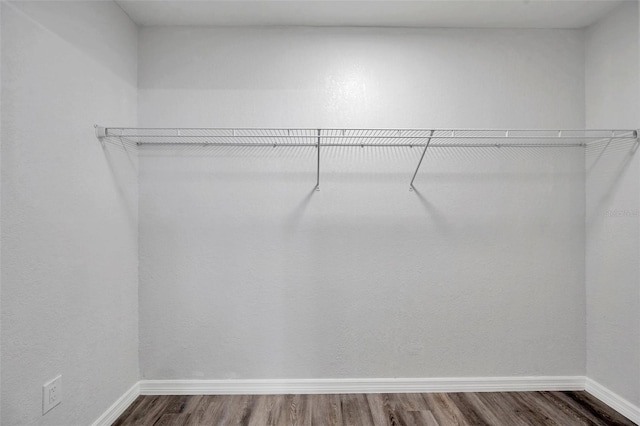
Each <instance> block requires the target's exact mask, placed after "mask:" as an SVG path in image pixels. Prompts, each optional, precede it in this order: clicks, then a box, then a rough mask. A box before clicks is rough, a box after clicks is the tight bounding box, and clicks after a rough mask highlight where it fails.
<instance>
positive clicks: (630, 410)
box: [585, 378, 640, 424]
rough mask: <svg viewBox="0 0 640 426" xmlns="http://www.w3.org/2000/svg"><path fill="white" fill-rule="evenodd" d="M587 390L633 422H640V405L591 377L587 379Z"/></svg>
mask: <svg viewBox="0 0 640 426" xmlns="http://www.w3.org/2000/svg"><path fill="white" fill-rule="evenodd" d="M585 390H586V391H587V392H589V393H590V394H591V395H593V396H595V397H596V398H598V399H599V400H600V401H602V402H604V403H605V404H607V405H608V406H609V407H611V408H613V409H614V410H616V411H617V412H618V413H620V414H622V415H623V416H625V417H627V418H628V419H629V420H631V421H632V422H634V423H638V424H640V407H637V406H635V405H633V404H632V403H631V402H629V401H627V400H626V399H624V398H623V397H621V396H620V395H618V394H616V393H614V392H612V391H611V390H609V389H608V388H606V387H604V386H602V385H601V384H600V383H598V382H596V381H595V380H592V379H589V378H587V379H586V381H585Z"/></svg>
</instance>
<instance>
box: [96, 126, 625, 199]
mask: <svg viewBox="0 0 640 426" xmlns="http://www.w3.org/2000/svg"><path fill="white" fill-rule="evenodd" d="M95 129H96V136H97V137H98V138H99V139H101V140H102V139H108V138H117V139H119V140H126V141H128V142H132V143H135V144H137V145H201V146H255V147H264V146H272V147H305V146H306V147H314V148H316V149H317V151H318V154H317V173H316V174H317V183H316V190H319V189H320V151H321V149H322V147H362V148H364V147H380V148H403V147H404V148H421V149H422V154H421V156H420V161H419V162H418V165H417V167H416V169H415V172H414V173H413V178H412V179H411V183H410V184H409V189H410V190H413V183H414V180H415V178H416V175H417V174H418V171H419V169H420V166H421V164H422V161H423V159H424V157H425V154H426V153H427V149H431V148H502V147H508V148H584V147H587V146H589V145H591V144H597V143H604V144H606V145H609V144H611V143H612V142H619V141H635V142H636V143H637V142H638V131H637V130H635V129H632V130H629V129H589V130H558V129H554V130H549V129H531V130H526V129H327V128H323V129H309V128H305V129H301V128H290V129H286V128H270V129H267V128H134V127H100V126H95Z"/></svg>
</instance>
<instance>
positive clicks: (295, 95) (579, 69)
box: [138, 28, 586, 379]
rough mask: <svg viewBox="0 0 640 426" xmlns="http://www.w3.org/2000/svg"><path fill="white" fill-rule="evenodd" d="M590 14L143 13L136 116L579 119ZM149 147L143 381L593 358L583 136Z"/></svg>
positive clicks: (535, 371) (492, 123) (558, 370)
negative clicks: (560, 20)
mask: <svg viewBox="0 0 640 426" xmlns="http://www.w3.org/2000/svg"><path fill="white" fill-rule="evenodd" d="M583 55H584V46H583V37H582V33H581V32H580V31H572V30H567V31H539V30H527V31H517V30H401V29H339V28H324V29H317V28H316V29H312V28H306V29H303V28H289V29H282V28H272V29H248V28H239V29H204V28H144V29H142V30H141V33H140V62H139V68H140V69H139V71H140V72H139V80H138V84H139V109H138V114H139V118H140V125H141V126H160V127H165V126H214V127H215V126H267V127H275V126H285V127H295V126H310V127H322V126H327V127H328V126H338V127H339V126H344V127H359V126H372V127H385V126H389V127H405V126H406V127H410V126H416V127H427V126H436V127H438V126H440V127H442V126H452V127H474V126H477V127H524V128H556V127H565V126H568V127H573V128H582V127H583V126H584V79H583V77H584V68H583V67H584V56H583ZM314 154H315V153H314V151H313V149H285V148H277V149H272V148H268V149H255V148H254V149H240V148H234V149H232V148H228V149H222V148H207V149H205V148H198V147H192V148H158V147H144V148H141V151H140V181H139V183H140V188H139V190H140V340H141V341H140V345H141V349H140V350H141V370H142V376H143V378H147V379H160V378H181V379H188V378H208V379H223V378H293V377H295V378H335V377H438V376H512V375H513V376H520V375H534V376H535V375H582V374H584V372H585V356H584V354H585V334H586V331H585V320H584V318H585V305H584V300H585V290H584V181H583V179H584V152H583V150H581V149H579V148H570V149H564V148H558V149H519V150H518V149H501V150H498V149H495V150H493V149H489V150H487V149H484V150H471V149H466V150H453V149H449V150H442V149H440V150H436V149H434V150H433V152H430V153H429V154H428V156H427V159H426V160H425V163H424V164H423V167H422V171H421V173H420V176H419V178H418V180H417V183H416V185H417V187H418V189H419V192H418V193H410V192H409V191H408V183H409V180H410V177H411V174H412V173H413V170H414V168H415V165H416V163H417V159H418V156H419V150H416V149H414V150H411V149H396V150H380V149H360V148H358V149H334V150H330V149H327V150H326V151H325V152H324V153H323V156H322V162H323V165H322V175H321V186H322V190H321V191H320V192H318V193H316V192H313V191H312V189H313V185H314V183H315V168H314V167H315V166H314V165H315V157H314Z"/></svg>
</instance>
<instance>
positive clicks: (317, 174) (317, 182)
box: [316, 129, 320, 191]
mask: <svg viewBox="0 0 640 426" xmlns="http://www.w3.org/2000/svg"><path fill="white" fill-rule="evenodd" d="M316 149H317V150H318V164H317V168H316V191H320V129H318V144H317V146H316Z"/></svg>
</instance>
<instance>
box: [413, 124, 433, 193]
mask: <svg viewBox="0 0 640 426" xmlns="http://www.w3.org/2000/svg"><path fill="white" fill-rule="evenodd" d="M431 139H433V130H430V131H429V137H428V138H427V143H426V145H425V146H424V150H423V151H422V156H420V161H418V167H416V171H415V172H413V177H412V178H411V183H410V184H409V191H413V189H414V186H413V181H414V180H416V175H417V174H418V170H420V166H421V165H422V160H424V155H425V154H426V153H427V148H429V144H430V143H431Z"/></svg>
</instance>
